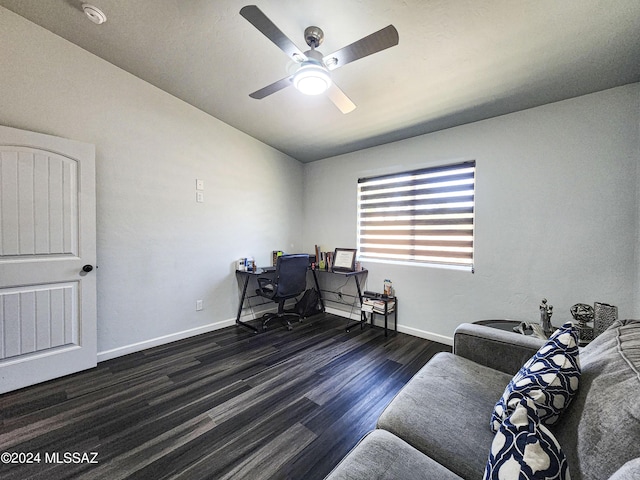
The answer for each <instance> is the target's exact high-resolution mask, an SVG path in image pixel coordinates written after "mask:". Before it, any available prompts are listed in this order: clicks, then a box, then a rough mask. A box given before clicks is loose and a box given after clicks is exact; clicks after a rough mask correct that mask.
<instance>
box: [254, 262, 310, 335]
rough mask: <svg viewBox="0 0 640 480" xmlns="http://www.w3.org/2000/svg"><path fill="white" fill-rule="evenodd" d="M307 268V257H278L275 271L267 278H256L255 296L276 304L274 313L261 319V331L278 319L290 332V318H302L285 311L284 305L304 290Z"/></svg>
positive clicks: (300, 319)
mask: <svg viewBox="0 0 640 480" xmlns="http://www.w3.org/2000/svg"><path fill="white" fill-rule="evenodd" d="M308 267H309V255H307V254H295V255H282V256H280V257H278V261H277V263H276V270H275V272H274V273H273V274H272V275H269V276H268V277H258V287H259V288H258V289H257V290H256V294H258V295H260V296H262V297H265V298H268V299H270V300H273V301H274V302H276V303H277V304H278V311H277V312H276V313H266V314H264V315H263V317H262V329H263V330H266V328H267V325H268V324H269V322H270V321H272V320H273V319H280V320H282V321H283V323H284V324H286V326H287V329H288V330H292V329H293V327H292V326H291V322H290V321H289V320H288V319H289V318H291V317H295V318H298V320H299V321H302V318H301V317H300V315H298V314H297V313H295V312H293V311H291V310H285V308H284V303H285V302H286V301H287V300H288V299H290V298H295V297H297V296H298V295H300V294H301V293H303V292H304V291H305V289H306V286H307V283H306V278H307V269H308Z"/></svg>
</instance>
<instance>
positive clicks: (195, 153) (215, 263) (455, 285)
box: [0, 7, 640, 360]
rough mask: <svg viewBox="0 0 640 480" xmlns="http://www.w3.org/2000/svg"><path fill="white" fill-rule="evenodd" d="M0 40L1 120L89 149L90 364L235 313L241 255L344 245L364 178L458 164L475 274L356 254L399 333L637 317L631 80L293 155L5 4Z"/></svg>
mask: <svg viewBox="0 0 640 480" xmlns="http://www.w3.org/2000/svg"><path fill="white" fill-rule="evenodd" d="M0 45H2V48H0V65H2V68H1V69H0V98H1V100H2V102H1V108H0V124H3V125H8V126H12V127H16V128H22V129H26V130H33V131H37V132H43V133H48V134H52V135H58V136H62V137H67V138H72V139H76V140H80V141H84V142H90V143H94V144H95V145H96V148H97V155H96V166H97V204H98V264H99V269H98V271H97V275H98V345H99V347H98V349H99V351H100V352H102V354H101V356H100V359H101V360H102V359H105V358H109V357H111V356H117V355H120V354H124V353H127V352H129V351H135V350H138V349H142V348H144V347H147V346H150V345H153V344H157V343H161V342H166V341H169V340H172V339H175V338H180V337H181V336H186V335H190V334H194V333H198V332H201V331H205V330H208V329H212V328H217V327H221V326H225V325H229V324H231V321H232V319H233V318H234V316H235V308H236V301H237V285H236V282H235V279H234V275H233V273H232V272H233V262H234V261H235V260H236V259H237V258H239V257H242V256H248V255H253V256H255V257H256V259H257V261H258V263H261V264H264V263H268V262H269V261H270V258H269V252H270V251H271V250H272V249H274V248H280V249H285V250H288V251H309V252H311V251H313V246H314V244H316V243H318V244H320V245H321V246H322V247H323V248H324V249H326V250H329V249H333V248H334V247H336V246H341V247H350V246H354V245H355V243H356V227H355V219H356V180H357V178H358V177H360V176H367V175H373V174H379V173H387V172H391V171H397V170H405V169H411V168H417V167H422V166H429V165H436V164H440V163H450V162H453V161H458V160H468V159H475V160H477V165H478V172H477V205H476V211H477V230H476V273H475V274H473V275H472V274H469V273H464V272H459V271H453V270H446V269H436V268H424V267H403V266H391V265H384V264H373V263H370V264H367V265H366V266H367V267H368V268H369V269H370V275H369V283H368V288H370V289H375V290H379V289H381V288H382V281H383V280H384V278H391V279H392V280H393V282H394V286H395V288H396V291H397V293H398V296H399V298H400V301H401V310H400V326H401V330H403V331H406V332H408V333H412V334H415V335H419V336H425V337H427V338H435V339H440V340H443V341H449V339H450V337H451V335H452V333H453V330H454V328H455V326H456V325H458V323H460V322H462V321H473V320H476V319H480V318H506V317H510V318H518V319H531V320H537V313H538V312H537V306H538V303H539V301H540V299H541V298H542V297H543V296H545V297H547V298H548V299H549V301H550V303H552V304H553V305H554V306H555V312H556V313H555V315H554V319H556V322H559V321H561V320H562V319H566V318H569V314H568V309H569V307H570V306H571V305H573V304H574V303H577V302H586V303H592V302H593V301H604V302H609V303H613V304H615V305H618V306H619V307H620V316H621V317H633V316H635V317H637V316H639V315H640V305H639V302H640V299H639V297H638V287H639V286H640V268H639V261H638V251H637V249H638V239H639V235H638V225H639V222H640V213H639V205H640V201H639V194H640V193H639V192H638V189H637V183H638V180H639V171H638V168H639V153H638V152H639V149H640V141H639V139H638V138H639V133H638V130H639V111H640V85H638V84H635V85H631V86H627V87H621V88H618V89H613V90H609V91H605V92H601V93H597V94H593V95H589V96H585V97H580V98H576V99H573V100H569V101H565V102H560V103H556V104H551V105H547V106H544V107H540V108H536V109H532V110H527V111H523V112H519V113H515V114H511V115H507V116H504V117H499V118H495V119H491V120H486V121H483V122H478V123H475V124H470V125H466V126H462V127H457V128H453V129H449V130H445V131H441V132H437V133H434V134H431V135H424V136H421V137H416V138H413V139H409V140H405V141H402V142H397V143H394V144H390V145H385V146H381V147H376V148H372V149H368V150H363V151H360V152H355V153H352V154H348V155H343V156H340V157H335V158H330V159H326V160H321V161H318V162H314V163H312V164H308V165H304V166H303V165H302V164H300V163H299V162H297V161H295V160H293V159H291V158H290V157H287V156H286V155H283V154H282V153H280V152H278V151H276V150H274V149H272V148H270V147H268V146H266V145H264V144H262V143H260V142H258V141H257V140H255V139H253V138H250V137H248V136H246V135H244V134H242V133H241V132H239V131H237V130H235V129H233V128H231V127H229V126H228V125H226V124H224V123H222V122H220V121H218V120H216V119H214V118H212V117H210V116H208V115H206V114H204V113H203V112H201V111H199V110H197V109H195V108H193V107H191V106H189V105H187V104H185V103H183V102H181V101H179V100H177V99H176V98H174V97H172V96H170V95H168V94H166V93H164V92H162V91H160V90H158V89H156V88H154V87H153V86H151V85H149V84H147V83H145V82H142V81H141V80H139V79H137V78H136V77H133V76H131V75H129V74H127V73H126V72H124V71H122V70H120V69H118V68H116V67H114V66H113V65H111V64H109V63H107V62H104V61H102V60H100V59H98V58H97V57H95V56H93V55H91V54H89V53H87V52H86V51H84V50H82V49H80V48H78V47H76V46H74V45H72V44H70V43H68V42H66V41H65V40H63V39H61V38H60V37H57V36H55V35H53V34H51V33H50V32H48V31H46V30H44V29H42V28H40V27H37V26H35V25H34V24H32V23H30V22H28V21H26V20H24V19H23V18H22V17H19V16H17V15H15V14H13V13H11V12H10V11H8V10H6V9H3V8H1V7H0ZM196 178H200V179H203V180H204V182H205V191H204V195H205V203H203V204H197V203H195V179H196ZM301 200H302V201H301ZM337 286H338V287H340V286H341V284H338V285H337ZM196 299H203V300H204V306H205V308H204V310H203V311H202V312H196V311H195V300H196Z"/></svg>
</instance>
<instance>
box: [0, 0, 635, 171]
mask: <svg viewBox="0 0 640 480" xmlns="http://www.w3.org/2000/svg"><path fill="white" fill-rule="evenodd" d="M87 1H88V2H89V3H92V4H93V5H95V6H97V7H98V8H100V9H101V10H102V11H104V13H105V14H106V15H107V17H108V20H107V22H106V23H104V24H102V25H95V24H93V23H92V22H90V21H89V19H88V18H87V17H86V16H85V15H84V14H83V12H82V8H81V5H82V3H83V2H82V0H0V5H2V6H4V7H6V8H8V9H10V10H12V11H14V12H16V13H18V14H20V15H22V16H24V17H25V18H27V19H29V20H31V21H33V22H35V23H37V24H39V25H41V26H43V27H44V28H46V29H48V30H50V31H52V32H54V33H56V34H57V35H60V36H61V37H64V38H65V39H67V40H69V41H71V42H73V43H75V44H77V45H79V46H80V47H82V48H84V49H86V50H88V51H90V52H92V53H94V54H95V55H97V56H99V57H102V58H104V59H105V60H107V61H109V62H111V63H113V64H115V65H117V66H119V67H120V68H122V69H124V70H126V71H128V72H130V73H132V74H133V75H136V76H137V77H139V78H142V79H144V80H146V81H147V82H149V83H151V84H153V85H155V86H157V87H159V88H161V89H162V90H165V91H167V92H169V93H171V94H173V95H175V96H176V97H178V98H180V99H182V100H184V101H185V102H188V103H190V104H191V105H194V106H195V107H197V108H199V109H201V110H203V111H205V112H207V113H209V114H211V115H212V116H214V117H217V118H218V119H220V120H222V121H224V122H226V123H228V124H229V125H232V126H234V127H236V128H238V129H239V130H242V131H243V132H246V133H248V134H249V135H251V136H253V137H255V138H257V139H259V140H261V141H263V142H264V143H267V144H269V145H272V146H273V147H275V148H277V149H278V150H281V151H282V152H285V153H287V154H289V155H291V156H292V157H294V158H296V159H298V160H300V161H302V162H309V161H313V160H317V159H321V158H326V157H329V156H333V155H337V154H341V153H346V152H349V151H353V150H359V149H361V148H365V147H369V146H374V145H378V144H382V143H387V142H390V141H394V140H399V139H402V138H407V137H411V136H414V135H419V134H422V133H427V132H432V131H435V130H440V129H443V128H448V127H452V126H455V125H461V124H464V123H468V122H472V121H476V120H480V119H484V118H489V117H493V116H496V115H502V114H505V113H509V112H513V111H517V110H522V109H525V108H530V107H533V106H537V105H542V104H545V103H549V102H554V101H558V100H562V99H565V98H570V97H575V96H578V95H583V94H586V93H591V92H594V91H599V90H604V89H607V88H611V87H615V86H618V85H624V84H627V83H632V82H638V81H640V1H638V0H485V1H483V0H448V1H447V0H323V1H318V0H315V1H309V0H255V2H253V3H255V4H256V5H257V6H258V7H259V8H260V9H261V10H262V11H263V12H264V13H265V14H266V15H267V16H268V17H269V18H270V19H271V20H272V21H273V22H274V23H275V24H276V25H277V26H278V27H279V28H280V30H282V31H283V32H284V33H285V34H286V35H287V36H288V37H289V38H290V39H291V40H292V41H293V42H294V43H296V45H298V46H299V47H300V48H301V49H302V50H303V51H304V50H307V47H306V45H305V42H304V39H303V35H302V32H303V31H304V29H305V28H306V27H307V26H309V25H317V26H319V27H321V28H322V29H323V30H324V32H325V40H324V43H323V44H322V46H321V47H320V48H319V50H320V51H321V52H323V53H325V54H328V53H330V52H332V51H335V50H337V49H339V48H341V47H343V46H346V45H348V44H350V43H352V42H354V41H356V40H358V39H360V38H362V37H364V36H366V35H368V34H370V33H373V32H375V31H377V30H379V29H381V28H383V27H385V26H387V25H389V24H393V25H394V26H395V27H396V28H397V30H398V32H399V36H400V42H399V45H398V46H395V47H392V48H390V49H387V50H384V51H382V52H379V53H376V54H374V55H371V56H369V57H366V58H363V59H360V60H358V61H356V62H353V63H351V64H348V65H345V66H344V67H343V68H340V69H337V70H334V71H333V72H332V78H333V80H334V81H335V82H336V84H337V85H339V86H340V88H342V90H343V91H344V92H345V93H346V94H347V95H348V96H349V97H350V98H351V99H352V100H353V102H354V103H355V104H356V105H357V109H356V110H355V111H353V112H352V113H349V114H346V115H344V114H342V113H340V111H339V110H338V109H337V108H336V107H335V106H334V105H333V104H332V103H331V102H330V101H329V100H328V99H327V98H326V97H324V96H320V97H308V96H304V95H302V94H301V93H299V92H298V91H296V90H295V89H294V88H286V89H285V90H282V91H280V92H277V93H275V94H273V95H271V96H268V97H266V98H264V99H262V100H254V99H252V98H250V97H249V93H251V92H253V91H255V90H258V89H259V88H262V87H264V86H266V85H268V84H270V83H272V82H274V81H276V80H279V79H280V78H282V77H285V76H286V75H287V74H288V72H287V67H288V65H289V60H288V58H287V56H286V55H285V54H284V53H283V52H282V51H281V50H279V49H278V48H277V47H276V46H275V45H274V44H273V43H271V42H270V41H269V40H268V39H267V38H266V37H264V36H263V35H262V34H261V33H260V32H259V31H258V30H256V29H255V28H254V27H253V26H252V25H251V24H250V23H249V22H247V21H246V20H245V19H244V18H242V17H241V16H240V14H239V13H238V12H239V11H240V9H241V8H242V7H243V6H244V5H246V4H251V3H252V0H244V1H243V0H87ZM303 47H304V48H303Z"/></svg>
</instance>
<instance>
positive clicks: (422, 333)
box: [325, 307, 453, 347]
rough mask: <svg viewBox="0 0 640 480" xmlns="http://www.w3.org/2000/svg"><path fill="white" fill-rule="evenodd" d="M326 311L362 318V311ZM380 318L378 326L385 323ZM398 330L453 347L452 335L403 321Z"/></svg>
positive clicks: (377, 317)
mask: <svg viewBox="0 0 640 480" xmlns="http://www.w3.org/2000/svg"><path fill="white" fill-rule="evenodd" d="M325 311H326V312H327V313H332V314H333V315H338V316H339V317H344V318H348V319H350V320H356V321H357V320H360V311H358V313H357V314H356V313H351V312H347V311H345V310H340V309H337V308H331V307H326V308H325ZM380 320H383V317H380V316H379V315H378V316H376V322H375V324H376V325H378V326H384V323H380ZM383 321H384V320H383ZM391 324H392V325H393V322H391ZM398 331H399V332H400V333H406V334H407V335H413V336H414V337H418V338H424V339H426V340H431V341H432V342H438V343H443V344H445V345H449V346H451V347H452V346H453V338H452V337H446V336H444V335H440V334H438V333H432V332H427V331H426V330H420V329H418V328H413V327H407V326H405V325H402V324H401V323H399V324H398Z"/></svg>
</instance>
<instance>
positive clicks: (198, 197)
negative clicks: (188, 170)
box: [196, 191, 204, 203]
mask: <svg viewBox="0 0 640 480" xmlns="http://www.w3.org/2000/svg"><path fill="white" fill-rule="evenodd" d="M196 202H198V203H203V202H204V193H203V192H200V191H197V192H196Z"/></svg>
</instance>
